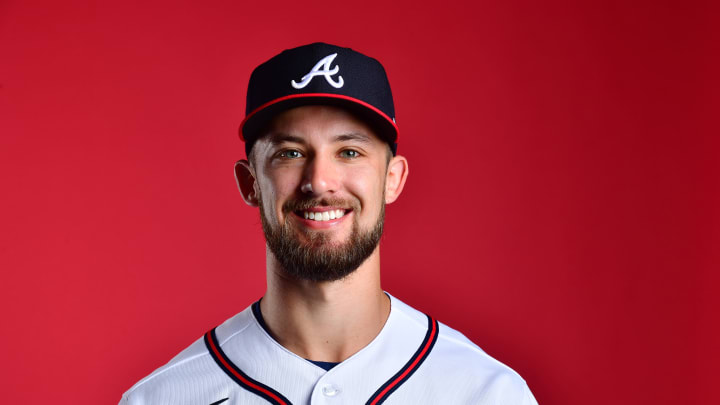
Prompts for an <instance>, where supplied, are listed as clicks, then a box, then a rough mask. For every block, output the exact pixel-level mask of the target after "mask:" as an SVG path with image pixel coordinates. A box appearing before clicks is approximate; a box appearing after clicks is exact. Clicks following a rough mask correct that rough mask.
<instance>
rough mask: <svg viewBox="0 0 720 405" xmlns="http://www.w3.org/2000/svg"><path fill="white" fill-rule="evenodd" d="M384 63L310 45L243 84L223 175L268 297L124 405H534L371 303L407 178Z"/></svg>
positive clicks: (465, 355) (448, 334)
mask: <svg viewBox="0 0 720 405" xmlns="http://www.w3.org/2000/svg"><path fill="white" fill-rule="evenodd" d="M394 115H395V114H394V106H393V100H392V95H391V92H390V86H389V83H388V81H387V77H386V75H385V70H384V69H383V67H382V65H380V63H379V62H378V61H376V60H375V59H372V58H369V57H367V56H365V55H362V54H360V53H357V52H355V51H353V50H350V49H347V48H340V47H337V46H333V45H328V44H322V43H316V44H311V45H306V46H301V47H299V48H295V49H291V50H287V51H284V52H283V53H281V54H279V55H277V56H275V57H274V58H272V59H270V60H269V61H267V62H265V63H264V64H262V65H260V66H259V67H258V68H257V69H255V71H254V72H253V74H252V76H251V77H250V84H249V87H248V95H247V115H246V118H245V120H244V121H243V123H242V125H241V137H242V138H243V140H244V141H245V149H246V153H247V157H248V159H247V160H241V161H239V162H237V164H236V166H235V174H236V178H237V182H238V186H239V188H240V192H241V194H242V196H243V199H244V200H245V202H246V203H247V204H249V205H251V206H253V207H259V210H260V218H261V221H262V226H263V231H264V233H265V238H266V240H267V248H266V261H267V264H266V271H267V292H266V293H265V295H264V296H263V297H262V299H261V300H259V301H258V302H256V303H254V304H252V305H251V306H250V307H248V308H247V309H245V310H244V311H243V312H241V313H239V314H238V315H236V316H234V317H232V318H230V319H229V320H227V321H226V322H225V323H223V324H222V325H220V326H218V327H217V328H215V329H213V330H211V331H209V332H208V333H206V334H205V336H204V337H203V338H202V339H199V340H198V341H196V342H195V343H194V344H192V345H191V346H190V347H188V348H187V349H185V350H184V351H183V352H182V353H180V354H179V355H178V356H176V357H175V358H174V359H173V360H171V361H170V363H168V364H167V365H165V366H163V367H161V368H159V369H158V370H156V371H155V372H153V373H152V374H151V375H149V376H148V377H146V378H145V379H143V380H141V381H140V382H138V383H137V384H135V386H133V387H132V388H131V389H130V390H128V391H127V392H126V393H125V395H124V396H123V398H122V401H121V403H130V404H136V405H140V404H204V405H210V404H221V403H224V402H225V403H227V404H266V403H272V404H291V403H294V404H309V403H310V404H380V403H387V404H513V405H514V404H517V405H521V404H524V405H529V404H536V402H535V399H534V398H533V396H532V394H531V393H530V391H529V389H528V387H527V385H526V384H525V382H524V381H523V379H522V378H521V377H520V376H518V375H517V374H516V373H515V372H513V371H512V370H511V369H509V368H508V367H506V366H504V365H503V364H501V363H499V362H497V361H496V360H494V359H492V358H491V357H489V356H488V355H487V354H485V353H484V352H483V351H482V350H481V349H480V348H478V347H477V346H475V345H474V344H473V343H472V342H470V341H469V340H468V339H467V338H465V337H464V336H463V335H462V334H460V333H459V332H457V331H455V330H453V329H451V328H449V327H447V326H445V325H444V324H441V323H439V322H437V321H436V320H435V319H433V318H432V317H430V316H427V315H424V314H422V313H420V312H418V311H416V310H414V309H413V308H411V307H409V306H407V305H406V304H404V303H402V302H401V301H400V300H398V299H396V298H394V297H392V296H391V295H389V294H387V293H385V292H384V291H383V290H382V289H381V287H380V250H379V245H378V242H379V240H380V236H381V235H382V228H383V218H384V207H385V204H389V203H392V202H393V201H395V200H396V199H397V198H398V197H399V195H400V193H401V192H402V189H403V186H404V184H405V180H406V178H407V175H408V162H407V160H406V159H405V158H404V157H402V156H400V155H397V154H396V151H397V135H398V132H397V127H396V125H395V119H394Z"/></svg>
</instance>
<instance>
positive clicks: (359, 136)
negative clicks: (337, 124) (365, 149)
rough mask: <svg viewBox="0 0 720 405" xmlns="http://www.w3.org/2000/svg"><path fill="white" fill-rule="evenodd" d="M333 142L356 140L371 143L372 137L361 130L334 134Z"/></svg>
mask: <svg viewBox="0 0 720 405" xmlns="http://www.w3.org/2000/svg"><path fill="white" fill-rule="evenodd" d="M333 141H335V142H346V141H358V142H362V143H371V142H372V138H370V136H369V135H367V134H364V133H362V132H349V133H347V134H340V135H336V136H335V138H333Z"/></svg>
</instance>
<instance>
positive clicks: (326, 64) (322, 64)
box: [290, 53, 345, 89]
mask: <svg viewBox="0 0 720 405" xmlns="http://www.w3.org/2000/svg"><path fill="white" fill-rule="evenodd" d="M336 56H337V54H336V53H334V54H332V55H328V56H326V57H324V58H322V59H320V61H319V62H318V63H316V64H315V66H313V68H312V69H311V70H310V72H309V73H308V74H306V75H305V76H303V77H302V79H300V83H298V82H296V81H295V80H291V81H290V84H292V86H293V87H294V88H296V89H302V88H304V87H305V86H307V85H308V84H309V83H310V81H311V80H312V79H313V78H314V77H315V76H325V80H327V82H328V83H330V85H331V86H333V87H335V88H336V89H339V88H340V87H342V86H343V84H345V81H343V78H342V76H338V77H337V78H338V80H337V81H335V80H334V79H333V76H334V75H336V74H337V73H338V72H339V71H340V66H338V65H335V68H334V69H330V64H331V63H332V61H333V60H334V59H335V57H336ZM320 68H322V70H320Z"/></svg>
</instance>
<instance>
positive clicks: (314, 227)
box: [235, 44, 408, 281]
mask: <svg viewBox="0 0 720 405" xmlns="http://www.w3.org/2000/svg"><path fill="white" fill-rule="evenodd" d="M321 45H324V44H321ZM286 52H288V51H286ZM281 55H282V54H281ZM363 57H364V56H363ZM276 58H277V57H276ZM271 61H272V60H271ZM266 63H269V62H266ZM320 65H322V64H321V63H318V64H316V66H315V68H313V69H314V71H316V72H317V71H318V70H317V69H316V68H317V66H320ZM261 66H262V65H261ZM326 68H327V69H329V70H330V71H331V72H332V71H333V70H340V69H339V68H338V67H335V68H333V67H331V66H330V65H329V64H328V65H327V66H326ZM258 69H260V68H258ZM318 69H319V68H318ZM340 72H343V71H342V70H340ZM336 73H337V72H336ZM318 75H322V74H321V73H317V75H316V76H308V75H305V76H304V77H303V75H300V76H299V77H298V78H297V79H298V81H295V80H293V81H292V82H291V83H290V85H292V86H293V87H296V86H295V85H296V84H297V83H302V82H303V81H305V82H308V81H312V80H313V77H314V80H315V81H322V82H327V83H326V84H325V86H326V87H328V86H334V85H337V84H338V83H341V84H346V83H348V81H350V82H352V80H353V76H352V75H348V74H347V73H346V74H345V75H344V77H343V79H339V78H328V79H327V80H326V79H325V78H324V77H317V76H318ZM383 75H384V71H383ZM253 76H255V73H254V74H253ZM333 80H334V81H333ZM385 81H386V79H385ZM343 82H344V83H343ZM333 83H334V85H333ZM306 84H307V83H306ZM250 87H251V88H252V87H253V79H252V78H251V85H250ZM341 88H342V86H341V87H340V88H339V89H341ZM256 90H257V89H256ZM316 91H317V89H315V90H313V93H311V94H313V95H312V96H311V98H303V97H302V96H298V97H297V99H296V100H302V103H301V104H300V105H299V106H296V105H292V104H291V105H287V104H286V105H284V106H283V108H279V106H277V104H282V100H281V101H280V102H276V103H274V104H273V103H270V104H268V103H267V102H266V103H265V105H275V108H276V110H275V111H272V113H270V112H264V111H253V112H251V113H249V115H248V117H246V119H245V121H244V125H243V127H242V133H243V135H244V139H245V140H246V141H249V140H251V141H252V145H251V146H250V147H249V148H246V149H247V150H248V160H247V161H246V160H242V161H239V162H238V163H237V164H236V168H235V170H236V178H237V180H238V185H239V187H240V190H241V193H242V194H243V198H244V199H245V201H246V202H247V203H248V204H249V205H252V206H258V207H260V215H261V220H262V225H263V231H264V233H265V237H266V240H267V245H268V248H269V249H270V251H271V252H272V254H273V255H274V256H275V258H276V259H277V260H278V262H279V263H280V264H281V267H282V268H283V269H284V270H285V272H286V273H287V274H288V275H289V276H292V277H295V278H297V279H304V280H310V281H333V280H338V279H341V278H343V277H345V276H347V275H348V274H350V273H351V272H352V271H354V270H355V269H357V268H358V267H359V266H360V265H361V264H362V263H363V262H364V261H365V260H366V259H367V258H368V257H369V256H370V255H372V254H373V253H374V252H376V250H377V246H378V242H379V240H380V236H381V235H382V228H383V218H384V206H385V204H386V203H391V202H393V201H394V200H395V199H396V198H397V197H398V196H399V194H400V192H401V191H402V188H403V185H404V183H405V179H406V177H407V173H408V170H407V161H406V160H405V158H403V157H402V156H393V154H394V145H395V144H394V141H395V137H396V135H397V132H396V130H395V132H394V135H393V134H392V133H391V134H388V128H390V129H394V128H395V127H394V122H393V121H389V120H387V119H386V118H387V117H384V116H379V117H376V118H375V119H368V118H367V117H368V114H375V115H379V113H376V112H374V111H373V110H371V109H367V108H366V106H364V105H362V104H359V105H360V107H350V108H348V104H346V102H350V103H354V102H353V101H352V100H348V99H347V98H345V99H342V100H343V102H342V103H340V104H338V103H336V102H335V101H336V96H337V95H338V94H334V95H331V97H328V98H325V97H319V96H317V94H319V93H317V92H316ZM388 91H389V87H388ZM248 98H250V95H248ZM328 100H330V102H328ZM260 108H261V109H262V108H263V107H262V106H261V107H260ZM265 108H267V107H265ZM258 114H260V115H264V122H262V123H261V124H260V123H259V121H256V122H252V121H251V120H249V119H248V118H250V117H251V116H256V117H257V116H258ZM378 122H384V123H383V125H378ZM248 123H251V126H254V130H253V131H250V130H249V129H248V127H247V125H248ZM388 123H392V125H388Z"/></svg>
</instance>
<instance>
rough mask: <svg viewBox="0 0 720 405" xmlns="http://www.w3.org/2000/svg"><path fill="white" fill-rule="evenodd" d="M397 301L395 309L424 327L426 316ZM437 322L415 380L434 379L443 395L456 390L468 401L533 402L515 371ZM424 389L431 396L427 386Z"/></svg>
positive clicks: (425, 326)
mask: <svg viewBox="0 0 720 405" xmlns="http://www.w3.org/2000/svg"><path fill="white" fill-rule="evenodd" d="M396 301H397V302H393V305H394V309H395V308H397V309H399V310H400V312H401V313H402V314H403V315H404V316H407V317H411V318H413V319H414V320H415V321H416V322H415V323H416V324H417V325H418V326H419V327H423V328H427V315H425V314H423V313H422V312H420V311H418V310H416V309H414V308H412V307H410V306H409V305H407V304H404V303H402V302H400V301H399V300H396ZM438 324H439V328H438V337H437V341H436V342H435V345H434V346H433V348H432V351H431V352H430V354H429V355H428V357H427V359H426V362H427V363H428V364H427V365H426V366H425V365H424V366H423V367H420V368H419V369H418V371H417V373H418V377H419V378H417V380H416V381H425V383H426V384H428V382H434V383H432V384H433V385H435V384H437V386H439V387H442V391H443V392H444V393H443V394H442V395H447V392H455V393H458V395H462V401H469V402H467V403H483V404H485V403H495V402H494V401H496V400H497V401H500V402H498V403H503V404H518V405H520V404H523V405H526V404H527V405H531V404H536V401H535V399H534V397H533V396H532V393H531V392H530V390H529V388H528V385H527V383H526V382H525V380H524V379H523V378H522V377H521V376H520V375H519V374H518V373H517V372H515V370H513V369H512V368H510V367H508V366H507V365H505V364H503V363H502V362H500V361H498V360H496V359H495V358H493V357H492V356H490V355H488V354H487V353H486V352H485V351H484V350H482V349H481V348H480V347H479V346H478V345H476V344H475V343H473V342H472V341H471V340H470V339H468V338H467V337H466V336H465V335H464V334H462V333H461V332H459V331H457V330H455V329H453V328H451V327H449V326H447V325H446V324H444V323H442V322H438ZM411 380H412V379H411ZM425 389H426V393H427V395H428V396H429V397H432V396H433V394H432V393H431V391H430V389H429V386H428V388H425ZM438 399H439V398H438ZM463 403H465V402H463Z"/></svg>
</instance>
